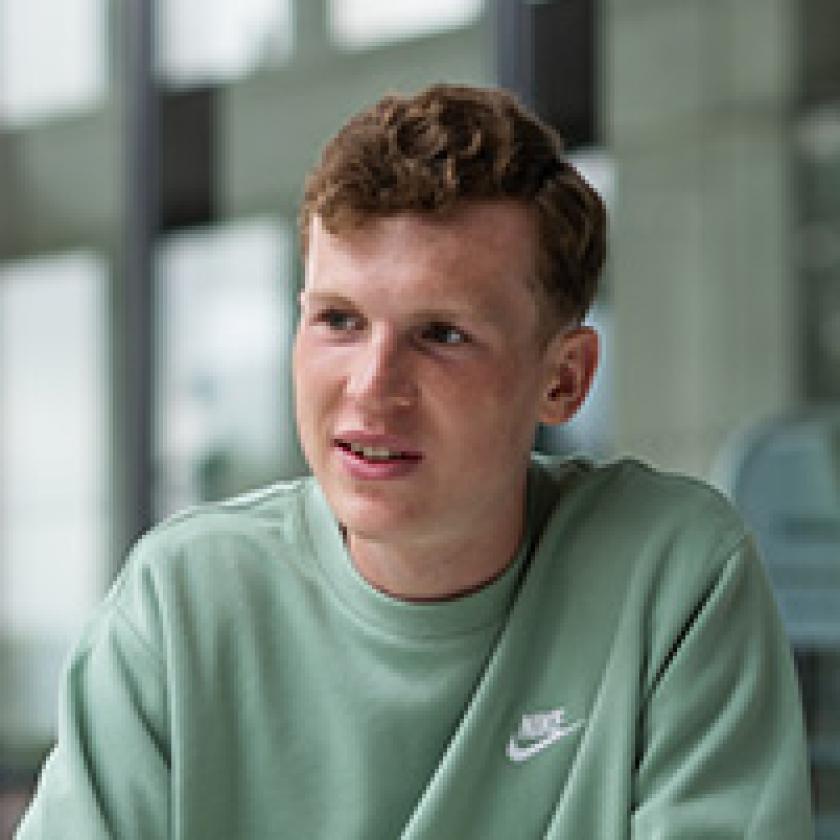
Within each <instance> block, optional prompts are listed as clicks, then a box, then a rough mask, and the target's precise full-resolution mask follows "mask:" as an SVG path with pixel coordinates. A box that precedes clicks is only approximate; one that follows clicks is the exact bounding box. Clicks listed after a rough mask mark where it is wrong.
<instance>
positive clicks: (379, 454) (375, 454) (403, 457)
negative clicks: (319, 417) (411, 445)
mask: <svg viewBox="0 0 840 840" xmlns="http://www.w3.org/2000/svg"><path fill="white" fill-rule="evenodd" d="M335 445H336V446H337V447H338V448H339V449H343V450H344V451H345V452H348V453H349V454H351V455H353V456H354V457H355V458H358V459H359V460H361V461H366V462H367V463H369V464H386V463H392V462H394V461H419V460H420V458H421V455H420V454H419V453H418V452H407V451H401V450H397V449H387V448H386V447H384V446H363V445H362V444H359V443H351V442H349V441H345V440H336V441H335Z"/></svg>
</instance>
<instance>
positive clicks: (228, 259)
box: [156, 220, 300, 515]
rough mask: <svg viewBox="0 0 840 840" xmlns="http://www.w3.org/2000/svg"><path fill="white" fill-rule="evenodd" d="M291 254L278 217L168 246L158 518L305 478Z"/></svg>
mask: <svg viewBox="0 0 840 840" xmlns="http://www.w3.org/2000/svg"><path fill="white" fill-rule="evenodd" d="M291 253H292V251H291V240H290V232H289V229H288V228H287V227H283V226H281V225H279V224H278V223H277V222H275V221H273V220H251V221H247V222H239V223H235V224H229V225H224V226H219V227H217V228H213V229H208V230H204V231H198V232H196V231H192V232H189V233H184V234H181V235H178V236H176V237H173V238H171V239H169V240H168V241H167V242H166V243H165V244H164V245H163V246H161V250H160V252H159V260H158V294H157V300H158V315H157V322H158V365H157V405H158V416H157V421H156V464H157V469H156V477H157V484H156V508H157V513H158V514H159V515H165V514H168V513H170V512H172V511H174V510H177V509H179V508H182V507H184V506H186V505H189V504H192V503H194V502H196V501H199V500H202V499H215V498H220V497H223V496H228V495H231V494H233V493H236V492H239V491H241V490H244V489H247V488H249V487H254V486H257V485H259V484H263V483H266V482H270V481H273V480H276V479H277V477H278V476H280V475H288V474H291V473H294V472H297V471H298V469H299V463H300V461H299V457H298V456H297V454H296V453H297V444H296V442H295V441H296V438H295V435H294V424H293V421H292V408H291V388H290V384H289V376H288V365H289V348H290V343H291V336H292V326H293V320H294V318H293V308H292V300H293V295H292V290H291V284H290V282H289V281H290V275H291V271H290V265H291Z"/></svg>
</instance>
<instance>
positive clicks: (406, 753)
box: [17, 461, 813, 840]
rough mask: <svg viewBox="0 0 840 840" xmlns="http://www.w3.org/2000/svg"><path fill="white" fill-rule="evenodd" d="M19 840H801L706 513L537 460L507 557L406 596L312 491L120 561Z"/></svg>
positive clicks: (777, 736)
mask: <svg viewBox="0 0 840 840" xmlns="http://www.w3.org/2000/svg"><path fill="white" fill-rule="evenodd" d="M17 836H18V838H19V840H34V838H59V837H61V838H63V837H67V838H85V840H99V838H110V837H113V838H118V840H131V839H132V838H138V840H140V839H141V838H142V840H155V838H165V837H173V838H196V840H198V838H200V839H201V840H214V838H219V840H235V839H236V840H239V839H240V838H241V839H242V840H245V839H246V838H260V839H262V838H293V840H320V839H321V838H323V840H345V838H346V840H378V839H379V838H403V840H420V838H423V839H424V840H432V839H433V838H434V840H441V838H443V839H444V840H446V838H451V839H452V840H467V838H481V840H495V839H496V838H498V840H520V838H522V839H524V840H528V838H554V839H556V840H559V838H568V839H569V840H619V839H620V838H651V840H654V838H656V840H668V839H669V838H674V840H677V838H679V840H690V838H721V840H722V839H723V838H742V837H751V838H752V837H754V838H760V840H776V839H777V838H778V840H782V838H784V840H807V838H810V837H812V836H813V829H812V826H811V815H810V798H809V791H808V782H807V762H806V752H805V746H804V737H803V727H802V720H801V712H800V700H799V696H798V692H797V686H796V680H795V675H794V671H793V667H792V664H791V657H790V652H789V649H788V645H787V642H786V640H785V638H784V635H783V632H782V629H781V627H780V624H779V620H778V617H777V613H776V609H775V606H774V601H773V597H772V595H771V593H770V591H769V590H768V585H767V582H766V580H765V577H764V574H763V572H762V569H761V566H760V563H759V561H758V560H757V559H756V555H755V552H754V549H753V546H752V543H751V542H750V540H749V538H748V537H747V536H746V535H745V533H744V530H743V527H742V525H741V523H740V522H739V520H738V519H737V517H736V516H735V515H734V514H733V513H732V512H731V510H730V508H729V507H728V506H727V504H726V503H725V502H724V501H722V500H721V499H720V498H719V497H718V496H717V495H716V494H714V493H713V492H712V491H711V490H709V489H708V488H705V487H703V486H701V485H699V484H697V483H694V482H691V481H688V480H685V479H681V478H675V477H668V476H663V475H660V474H657V473H655V472H653V471H652V470H649V469H647V468H645V467H642V466H640V465H638V464H636V463H634V462H629V461H625V462H620V463H617V464H614V465H611V466H607V467H602V468H594V467H591V466H589V465H586V464H582V463H579V462H551V463H549V462H547V461H545V462H542V463H541V464H537V463H535V464H533V465H532V468H531V471H530V474H529V485H528V530H527V534H526V536H525V539H524V540H523V544H522V547H521V549H520V552H519V554H518V556H517V558H516V560H515V562H514V563H513V564H512V565H511V566H510V568H509V569H508V570H507V572H506V573H505V574H504V575H503V576H502V577H501V578H499V579H497V580H496V581H494V582H493V583H492V584H491V585H489V586H487V587H485V588H484V589H482V590H480V591H479V592H477V593H474V594H471V595H468V596H465V597H463V598H460V599H456V600H451V601H446V602H436V603H427V604H417V603H414V604H412V603H405V602H402V601H398V600H396V599H393V598H390V597H388V596H386V595H384V594H382V593H381V592H379V591H377V590H375V589H373V588H372V587H370V586H369V585H368V584H367V583H366V582H365V581H364V579H362V578H361V576H360V575H359V574H358V573H357V572H356V571H355V569H354V568H353V566H352V563H351V561H350V558H349V557H348V555H347V552H346V551H345V548H344V545H343V543H342V539H341V535H340V532H339V529H338V527H337V524H336V522H335V519H334V517H333V515H332V513H331V511H330V510H329V508H328V507H327V504H326V502H325V500H324V497H323V495H322V493H321V491H320V489H319V487H318V485H317V484H316V483H315V482H314V481H313V480H312V479H302V480H300V481H296V482H292V483H288V484H283V485H280V486H276V487H273V488H270V489H268V490H266V491H263V492H259V493H256V494H252V495H250V496H248V497H243V498H240V499H237V500H234V501H231V502H228V503H223V504H217V505H211V506H205V507H202V508H200V509H197V510H194V511H191V512H188V513H186V514H183V515H181V516H178V517H175V518H173V519H171V520H169V521H168V522H166V523H165V524H163V525H162V526H160V527H158V528H156V529H155V530H154V531H152V532H151V533H150V534H149V535H147V536H146V537H145V538H144V539H142V540H141V541H140V543H139V544H138V545H137V547H136V549H135V550H134V552H133V554H132V556H131V558H130V560H129V562H128V563H127V565H126V567H125V570H124V572H123V573H122V575H121V576H120V578H119V580H118V581H117V583H116V584H115V586H114V588H113V589H112V591H111V593H110V594H109V596H108V598H107V600H106V601H105V602H104V604H103V605H102V607H101V609H100V610H99V612H98V613H97V615H96V616H95V617H94V618H93V620H92V621H91V622H90V624H89V626H88V627H87V629H86V631H85V633H84V635H83V637H82V639H81V641H80V642H79V643H78V645H77V646H76V648H75V650H74V652H73V653H72V656H71V658H70V660H69V664H68V666H67V669H66V672H65V676H64V683H63V688H62V694H61V699H60V719H59V732H58V742H57V746H56V748H55V749H54V751H53V753H52V754H51V756H50V757H49V759H48V761H47V764H46V765H45V768H44V770H43V772H42V776H41V779H40V783H39V789H38V792H37V795H36V798H35V800H34V802H33V805H32V806H31V808H30V810H29V812H28V813H27V816H26V818H25V819H24V822H23V824H22V825H21V827H20V829H19V833H18V835H17Z"/></svg>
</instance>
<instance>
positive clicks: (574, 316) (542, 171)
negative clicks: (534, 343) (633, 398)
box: [298, 84, 606, 331]
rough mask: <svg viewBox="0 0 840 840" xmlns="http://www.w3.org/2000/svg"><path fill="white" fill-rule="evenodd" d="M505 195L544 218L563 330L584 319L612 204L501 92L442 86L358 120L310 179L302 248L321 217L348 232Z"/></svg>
mask: <svg viewBox="0 0 840 840" xmlns="http://www.w3.org/2000/svg"><path fill="white" fill-rule="evenodd" d="M499 199H510V200H513V201H518V202H521V203H522V204H523V205H524V206H526V207H528V208H531V209H532V210H533V211H534V213H535V217H536V219H537V234H538V242H539V251H540V253H539V254H538V255H537V277H536V282H537V285H538V289H539V291H540V292H541V293H542V296H543V297H544V300H545V302H546V303H547V304H548V309H549V313H550V316H551V317H550V321H551V322H552V326H551V330H552V331H554V330H556V329H558V328H559V326H560V325H561V324H565V323H568V321H569V320H574V321H581V320H583V318H584V317H585V315H586V312H587V311H588V309H589V307H590V305H591V303H592V300H593V298H594V296H595V292H596V290H597V284H598V277H599V275H600V272H601V268H602V266H603V262H604V254H605V239H606V212H605V208H604V204H603V201H602V200H601V198H600V196H599V195H598V194H597V193H596V192H595V190H594V189H593V188H592V187H591V186H590V185H589V184H588V183H587V182H586V181H585V180H584V179H583V177H582V176H581V175H580V174H579V173H578V172H577V170H576V169H575V168H574V167H573V166H572V165H571V164H570V163H569V162H568V161H567V160H566V158H565V157H564V155H563V143H562V139H561V137H560V136H559V134H558V133H557V132H556V131H554V129H552V128H551V127H549V126H548V125H546V124H545V123H544V122H542V121H541V120H540V119H539V118H537V117H536V116H534V115H533V114H531V113H530V112H529V111H527V110H526V109H525V108H524V107H523V106H522V105H520V104H519V103H518V102H517V101H516V99H514V97H513V96H512V95H510V94H509V93H507V92H505V91H503V90H499V89H494V88H478V87H466V86H460V85H444V84H439V85H434V86H432V87H429V88H427V89H425V90H423V91H421V92H419V93H417V94H416V95H413V96H398V95H389V96H385V97H384V98H383V99H381V100H379V102H377V103H376V104H374V105H373V106H371V107H369V108H367V109H365V110H363V111H361V112H360V113H358V114H356V115H355V116H353V117H352V118H351V119H350V120H349V121H348V122H347V123H345V125H344V126H343V127H342V128H341V129H340V131H339V132H338V134H336V136H335V137H333V139H332V140H330V141H329V142H328V143H327V145H326V146H325V148H324V150H323V152H322V154H321V158H320V160H319V161H318V163H317V164H316V166H315V167H314V168H313V170H312V171H311V172H310V174H309V176H308V178H307V180H306V184H305V189H304V197H303V202H302V204H301V208H300V214H299V218H298V227H299V230H298V232H299V237H300V246H301V253H302V254H303V255H304V256H305V255H306V252H307V246H308V236H309V229H310V224H311V221H312V219H313V218H314V217H315V216H316V215H317V216H318V217H319V218H320V219H321V222H322V223H323V225H324V227H325V228H326V230H328V231H329V232H330V233H332V234H337V235H340V234H341V233H343V232H347V231H349V230H351V229H353V228H356V227H359V226H361V225H363V224H364V223H365V222H366V221H370V220H371V219H372V218H376V217H382V216H388V215H392V214H395V213H400V212H416V213H425V214H430V215H434V216H439V217H441V218H445V217H446V215H447V214H449V213H452V212H453V211H455V210H456V209H457V208H458V207H459V206H460V205H462V204H463V203H464V202H470V201H482V200H499Z"/></svg>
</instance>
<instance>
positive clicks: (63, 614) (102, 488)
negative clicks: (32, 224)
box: [0, 253, 111, 738]
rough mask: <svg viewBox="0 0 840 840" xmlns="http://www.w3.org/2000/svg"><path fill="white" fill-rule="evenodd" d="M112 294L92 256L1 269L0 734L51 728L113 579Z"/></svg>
mask: <svg viewBox="0 0 840 840" xmlns="http://www.w3.org/2000/svg"><path fill="white" fill-rule="evenodd" d="M105 289H106V271H105V267H104V264H103V262H102V261H101V260H99V259H97V258H96V257H95V256H93V255H92V254H89V253H76V254H71V255H65V256H61V257H53V258H44V259H32V260H27V261H23V262H19V263H14V264H9V265H6V266H0V641H3V643H4V645H3V651H5V654H4V655H3V657H0V671H2V672H3V673H4V674H5V675H6V677H8V675H9V669H11V674H12V677H13V678H9V679H7V678H2V677H0V722H2V730H5V732H0V735H3V734H6V735H7V736H8V737H12V736H10V735H8V733H9V732H11V733H12V734H13V735H14V736H15V737H17V738H20V737H22V736H23V735H25V734H26V733H30V734H31V733H32V731H33V729H34V730H35V731H36V732H39V733H41V734H44V733H49V732H50V731H51V730H52V723H53V717H54V710H55V696H56V695H55V692H56V690H57V684H58V683H57V679H58V668H59V662H60V660H61V656H62V655H63V653H64V652H65V650H66V648H67V646H68V644H69V643H70V641H71V640H72V639H73V637H75V636H76V634H77V633H78V631H79V629H80V628H81V625H82V623H83V621H84V619H85V618H86V616H87V615H88V614H89V612H90V610H91V608H92V607H93V606H94V604H95V603H96V602H97V601H98V600H99V599H100V598H101V597H102V593H103V591H104V589H105V586H106V584H107V579H108V573H109V564H108V555H109V540H110V530H109V519H110V513H111V511H110V493H109V452H110V433H109V423H108V416H109V405H108V364H107V327H106V304H105ZM9 645H10V646H11V647H9ZM16 662H17V663H18V666H19V668H18V667H17V666H15V663H16ZM13 666H15V667H13ZM18 670H19V671H20V673H18Z"/></svg>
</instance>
